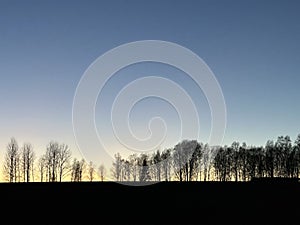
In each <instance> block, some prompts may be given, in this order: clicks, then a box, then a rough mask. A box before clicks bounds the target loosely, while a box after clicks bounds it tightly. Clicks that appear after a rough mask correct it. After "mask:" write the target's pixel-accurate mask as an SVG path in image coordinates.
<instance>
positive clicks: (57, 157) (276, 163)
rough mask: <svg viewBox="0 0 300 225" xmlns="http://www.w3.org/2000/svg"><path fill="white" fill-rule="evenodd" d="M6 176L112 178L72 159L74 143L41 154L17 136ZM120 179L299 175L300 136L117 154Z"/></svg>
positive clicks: (114, 172) (115, 173)
mask: <svg viewBox="0 0 300 225" xmlns="http://www.w3.org/2000/svg"><path fill="white" fill-rule="evenodd" d="M2 174H3V177H4V179H5V180H6V181H8V182H31V181H39V182H61V181H72V182H80V181H83V180H88V181H95V180H100V181H103V180H108V179H110V178H109V176H108V175H107V171H106V168H105V167H104V165H103V164H101V165H100V166H99V167H97V166H96V164H94V162H92V161H90V162H89V163H87V162H85V161H84V160H83V159H77V158H72V153H71V150H70V148H69V146H68V145H66V144H63V143H58V142H56V141H51V142H49V144H48V145H47V146H46V149H45V152H44V154H42V155H41V156H40V157H37V155H36V154H35V151H34V149H33V146H32V145H31V144H30V143H24V144H23V145H22V146H21V147H19V145H18V143H17V141H16V139H14V138H11V140H10V142H9V143H8V145H7V148H6V152H5V156H4V163H3V171H2ZM110 175H111V180H115V181H135V182H138V181H141V182H144V181H250V180H252V179H253V178H262V177H270V178H274V177H284V178H299V175H300V135H298V137H297V138H296V140H295V141H294V142H292V141H291V139H290V137H289V136H279V137H278V138H277V140H276V141H272V140H269V141H267V143H266V144H265V146H259V147H256V146H247V144H246V143H242V144H240V143H239V142H236V141H234V142H233V143H232V144H231V145H230V146H227V145H225V146H209V145H208V144H203V143H201V142H198V141H197V140H183V141H181V142H179V143H178V144H176V145H175V146H174V147H172V148H168V149H164V150H163V151H160V150H157V151H155V152H153V153H150V154H149V153H142V154H136V153H135V154H131V155H129V156H128V157H127V158H124V157H122V156H121V154H120V153H117V154H115V156H114V161H113V164H112V167H111V168H110Z"/></svg>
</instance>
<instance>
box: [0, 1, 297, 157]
mask: <svg viewBox="0 0 300 225" xmlns="http://www.w3.org/2000/svg"><path fill="white" fill-rule="evenodd" d="M299 10H300V2H299V1H296V0H295V1H274V0H270V1H267V0H265V1H260V0H259V1H253V0H251V1H240V0H239V1H230V0H228V1H221V0H220V1H211V0H209V1H196V0H195V1H173V0H172V1H111V0H110V1H30V0H27V1H8V0H7V1H6V0H0V77H1V82H0V115H1V117H0V152H1V153H0V154H3V152H4V151H5V148H6V145H7V143H8V142H9V139H10V137H12V136H13V137H15V138H16V139H17V140H18V141H19V144H22V143H23V142H25V141H29V142H31V143H32V144H33V145H34V147H35V150H36V152H38V153H42V152H44V151H45V148H46V145H47V143H48V142H49V141H50V140H57V141H59V142H64V143H66V144H68V145H69V146H70V147H71V148H72V151H73V155H74V156H78V157H79V156H80V154H79V151H78V149H77V148H76V142H75V139H74V136H73V130H72V103H73V97H74V93H75V90H76V86H77V84H78V82H79V80H80V78H81V76H82V75H83V73H84V71H85V70H86V69H87V67H88V66H89V65H90V64H91V63H92V62H93V61H94V60H95V59H96V58H97V57H99V56H100V55H102V54H103V53H105V52H106V51H108V50H110V49H111V48H114V47H117V46H118V45H121V44H125V43H127V42H132V41H138V40H148V39H154V40H164V41H171V42H175V43H177V44H180V45H182V46H185V47H187V48H189V49H190V50H192V51H194V52H195V53H196V54H198V55H199V56H200V57H201V58H202V59H203V60H204V61H205V62H206V63H207V64H208V66H209V67H210V68H211V70H212V71H213V72H214V74H215V76H216V78H217V79H218V81H219V83H220V85H221V88H222V90H223V94H224V97H225V101H226V106H227V113H228V114H227V119H228V120H227V129H226V133H225V137H224V141H223V144H231V143H232V142H233V141H234V140H238V141H240V142H243V141H245V142H246V143H247V144H249V145H251V144H252V145H264V144H265V143H266V141H267V140H268V139H276V137H277V136H278V135H287V134H288V135H290V136H291V138H292V139H293V140H294V139H295V137H296V135H297V134H298V133H300V119H299V115H300V105H299V99H300V91H299V87H298V86H299V83H300V66H299V65H300V43H299V40H300V23H299V21H300V14H299ZM145 75H160V76H162V77H166V78H169V79H172V80H174V81H175V82H178V83H179V84H180V85H181V86H182V87H184V88H185V89H186V90H187V91H188V93H189V94H190V95H191V97H192V99H193V100H194V101H195V104H196V106H197V108H198V110H199V111H200V114H201V117H200V122H201V125H202V127H201V132H202V133H201V134H202V135H203V140H199V141H205V139H206V138H207V135H208V132H206V131H208V130H209V128H210V122H209V121H210V113H209V111H208V110H209V108H208V105H207V102H206V99H205V96H204V95H203V94H202V93H201V90H200V91H199V90H196V87H195V85H194V84H193V82H192V81H191V80H189V79H188V78H187V76H186V75H185V74H184V73H183V72H180V71H178V70H176V69H174V68H170V67H168V66H164V65H158V64H155V63H144V64H141V65H134V66H132V67H128V68H126V69H124V70H122V71H120V72H119V73H118V74H116V75H115V76H114V77H113V78H112V79H111V80H110V83H109V84H107V86H106V87H105V89H104V90H103V93H102V102H101V104H100V102H99V104H97V111H99V113H97V118H96V121H97V124H98V125H99V126H98V128H99V130H101V132H103V133H105V134H106V138H107V139H109V138H110V131H109V128H107V129H108V130H107V132H106V130H105V129H106V126H108V124H107V121H108V120H107V119H106V116H108V115H109V114H108V113H109V111H110V109H111V105H110V104H111V103H112V101H113V96H115V95H116V94H117V92H118V91H120V89H121V88H122V87H123V86H124V85H126V84H127V83H129V82H130V81H132V80H134V79H136V78H139V77H142V76H145ZM103 103H104V106H103ZM132 113H133V115H132V116H133V118H135V119H133V126H134V127H135V129H136V130H137V131H138V132H139V131H140V132H141V133H140V134H141V135H147V134H146V133H142V131H143V129H144V128H145V126H146V123H145V121H147V122H148V119H149V118H151V117H152V116H153V115H156V114H157V113H158V114H160V115H162V117H164V115H167V116H168V117H167V118H166V122H168V124H169V125H168V126H169V127H168V132H169V133H168V137H169V139H168V142H166V143H165V146H163V147H171V146H173V145H174V144H176V143H175V142H174V141H175V140H176V137H177V136H178V127H177V126H176V125H177V124H178V115H177V114H176V112H174V109H172V107H171V106H170V105H168V104H166V103H165V102H163V101H161V100H159V99H149V101H146V100H145V101H142V102H140V103H139V104H138V105H137V107H136V108H135V109H134V110H133V112H132ZM145 118H146V120H145ZM101 132H100V133H101ZM105 134H104V135H105ZM111 148H113V149H114V150H116V151H117V150H118V149H117V148H114V143H113V142H112V144H111ZM0 156H1V155H0ZM1 157H2V156H1ZM95 161H101V159H99V160H98V159H97V160H96V159H95Z"/></svg>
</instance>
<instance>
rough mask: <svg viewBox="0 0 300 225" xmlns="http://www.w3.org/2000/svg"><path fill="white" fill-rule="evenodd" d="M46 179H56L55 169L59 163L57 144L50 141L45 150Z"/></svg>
mask: <svg viewBox="0 0 300 225" xmlns="http://www.w3.org/2000/svg"><path fill="white" fill-rule="evenodd" d="M46 161H47V171H48V172H47V173H48V181H49V182H55V181H57V177H58V176H57V171H58V165H59V144H58V143H57V142H53V141H51V142H50V143H49V144H48V146H47V151H46Z"/></svg>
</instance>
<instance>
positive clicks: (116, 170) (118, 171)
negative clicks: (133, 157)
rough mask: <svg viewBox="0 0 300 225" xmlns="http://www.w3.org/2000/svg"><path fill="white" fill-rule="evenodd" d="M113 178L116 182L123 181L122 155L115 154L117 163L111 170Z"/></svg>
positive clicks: (115, 162)
mask: <svg viewBox="0 0 300 225" xmlns="http://www.w3.org/2000/svg"><path fill="white" fill-rule="evenodd" d="M111 172H112V176H113V178H114V179H115V180H116V181H121V179H122V157H121V155H120V153H117V154H115V161H114V162H113V166H112V168H111Z"/></svg>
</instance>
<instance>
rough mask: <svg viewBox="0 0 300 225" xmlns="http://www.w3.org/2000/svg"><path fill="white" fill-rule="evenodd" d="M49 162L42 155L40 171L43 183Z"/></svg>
mask: <svg viewBox="0 0 300 225" xmlns="http://www.w3.org/2000/svg"><path fill="white" fill-rule="evenodd" d="M46 163H47V161H46V156H45V155H42V156H41V158H40V159H39V161H38V171H39V174H40V181H41V182H43V181H44V175H45V173H46V172H47V165H46Z"/></svg>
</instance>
